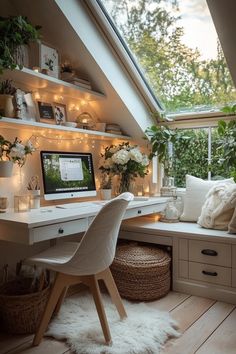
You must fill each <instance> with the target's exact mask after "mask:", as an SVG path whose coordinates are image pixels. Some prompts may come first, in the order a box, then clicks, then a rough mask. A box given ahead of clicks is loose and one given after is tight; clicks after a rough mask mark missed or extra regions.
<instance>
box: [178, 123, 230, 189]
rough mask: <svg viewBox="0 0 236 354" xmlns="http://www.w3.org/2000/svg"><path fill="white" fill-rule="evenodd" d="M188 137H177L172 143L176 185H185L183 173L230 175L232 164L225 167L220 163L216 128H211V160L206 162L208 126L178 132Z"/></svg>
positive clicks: (204, 177)
mask: <svg viewBox="0 0 236 354" xmlns="http://www.w3.org/2000/svg"><path fill="white" fill-rule="evenodd" d="M179 134H180V135H181V134H182V135H186V136H189V137H190V139H187V140H183V139H179V140H177V141H176V142H175V144H174V158H173V176H174V177H175V184H176V186H177V187H185V175H186V174H190V175H193V176H196V177H200V178H203V179H207V178H208V172H209V171H211V179H221V178H227V177H230V175H231V174H232V169H233V166H231V167H229V166H228V167H227V168H225V166H224V165H223V164H222V157H223V150H222V146H221V145H220V141H221V140H220V136H219V133H218V130H217V128H211V161H210V163H208V128H204V129H187V130H182V131H180V132H179Z"/></svg>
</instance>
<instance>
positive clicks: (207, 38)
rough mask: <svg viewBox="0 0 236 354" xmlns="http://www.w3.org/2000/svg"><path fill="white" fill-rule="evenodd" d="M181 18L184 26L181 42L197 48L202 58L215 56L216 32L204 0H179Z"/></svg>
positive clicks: (180, 21) (180, 23)
mask: <svg viewBox="0 0 236 354" xmlns="http://www.w3.org/2000/svg"><path fill="white" fill-rule="evenodd" d="M179 8H180V14H181V20H179V25H180V26H182V27H184V32H185V34H184V36H183V42H184V43H185V44H186V45H188V46H189V47H191V48H194V49H195V48H196V47H197V48H198V49H199V50H200V53H201V58H202V59H211V58H216V55H217V34H216V30H215V26H214V24H213V21H212V19H211V15H210V12H209V9H208V6H207V3H206V0H179Z"/></svg>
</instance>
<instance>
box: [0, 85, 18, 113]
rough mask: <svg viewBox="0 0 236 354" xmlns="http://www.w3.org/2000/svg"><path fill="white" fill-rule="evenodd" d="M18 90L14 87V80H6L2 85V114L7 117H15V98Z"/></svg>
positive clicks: (0, 110) (0, 88)
mask: <svg viewBox="0 0 236 354" xmlns="http://www.w3.org/2000/svg"><path fill="white" fill-rule="evenodd" d="M15 93H16V88H15V87H14V86H13V85H12V80H5V81H2V82H1V85H0V114H1V115H2V116H5V117H9V118H13V117H15V110H14V105H13V97H14V94H15Z"/></svg>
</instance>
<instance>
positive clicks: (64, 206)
mask: <svg viewBox="0 0 236 354" xmlns="http://www.w3.org/2000/svg"><path fill="white" fill-rule="evenodd" d="M106 203H107V201H105V200H96V201H93V202H79V203H66V204H59V205H56V208H59V209H84V208H86V209H87V208H92V207H96V206H99V205H100V206H103V205H105V204H106Z"/></svg>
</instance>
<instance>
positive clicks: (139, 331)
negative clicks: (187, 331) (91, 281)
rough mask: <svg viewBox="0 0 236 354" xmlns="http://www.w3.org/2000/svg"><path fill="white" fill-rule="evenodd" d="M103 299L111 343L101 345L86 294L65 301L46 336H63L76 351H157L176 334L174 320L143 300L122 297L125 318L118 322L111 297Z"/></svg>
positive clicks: (104, 353)
mask: <svg viewBox="0 0 236 354" xmlns="http://www.w3.org/2000/svg"><path fill="white" fill-rule="evenodd" d="M103 299H104V306H105V311H106V315H107V318H108V323H109V327H110V331H111V336H112V345H111V346H107V345H105V344H104V337H103V333H102V329H101V326H100V322H99V319H98V315H97V312H96V308H95V305H94V303H93V299H92V297H91V295H90V294H87V293H86V294H83V295H82V296H81V295H76V296H72V297H70V298H68V299H66V300H65V302H64V304H63V306H62V308H61V310H60V313H59V315H58V316H56V317H55V318H54V319H53V320H52V322H51V324H50V326H49V329H48V332H47V335H48V336H53V337H54V338H56V339H66V342H67V343H68V345H69V346H70V348H71V349H72V350H74V351H75V352H76V353H78V354H100V353H102V354H154V353H155V354H158V353H159V351H160V349H161V348H162V346H163V344H164V343H165V342H166V340H167V339H168V338H170V337H177V336H178V332H177V331H176V330H175V328H176V323H175V322H174V321H173V319H171V317H170V316H169V314H168V313H167V312H161V311H158V310H156V309H153V308H151V307H149V306H147V305H146V304H144V303H131V302H128V301H125V300H123V304H124V306H125V309H126V312H127V315H128V318H126V319H125V320H123V321H121V320H120V319H119V315H118V312H117V311H116V308H115V306H114V305H113V304H112V303H111V301H110V298H109V297H108V296H107V295H103Z"/></svg>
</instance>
